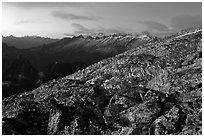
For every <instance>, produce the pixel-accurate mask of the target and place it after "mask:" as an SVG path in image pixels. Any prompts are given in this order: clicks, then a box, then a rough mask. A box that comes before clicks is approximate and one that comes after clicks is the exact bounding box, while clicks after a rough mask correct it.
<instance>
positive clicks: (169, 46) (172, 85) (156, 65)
mask: <svg viewBox="0 0 204 137" xmlns="http://www.w3.org/2000/svg"><path fill="white" fill-rule="evenodd" d="M201 35H202V31H201V30H195V31H194V32H191V33H188V34H186V35H183V34H182V36H175V37H171V38H168V39H163V40H161V41H157V42H154V43H149V44H146V45H145V46H140V47H137V48H135V49H132V50H129V51H127V52H124V53H122V54H119V55H117V56H115V57H112V58H108V59H105V60H102V61H100V62H98V63H95V64H93V65H91V66H89V67H87V68H86V69H84V70H81V71H78V72H76V73H74V74H72V75H69V76H67V77H64V78H61V79H58V80H52V81H49V82H48V83H45V84H42V85H41V86H40V87H38V88H37V89H35V90H33V91H30V92H24V93H22V94H16V95H13V96H11V97H9V98H5V99H4V100H3V108H2V118H3V119H2V121H3V123H2V125H3V126H2V129H3V134H59V135H61V134H65V135H81V134H83V135H93V134H94V135H96V134H102V135H113V134H114V135H148V134H159V135H163V134H165V135H166V134H176V135H178V134H202V120H201V117H202V116H201V114H202V91H201V90H202V73H201V72H202V56H201V53H202V50H201V46H202V45H201ZM24 127H26V128H24Z"/></svg>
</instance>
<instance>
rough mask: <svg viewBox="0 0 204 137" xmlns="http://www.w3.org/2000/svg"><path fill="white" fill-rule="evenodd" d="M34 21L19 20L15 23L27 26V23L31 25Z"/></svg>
mask: <svg viewBox="0 0 204 137" xmlns="http://www.w3.org/2000/svg"><path fill="white" fill-rule="evenodd" d="M33 22H34V21H32V20H30V19H26V20H20V21H17V22H16V24H19V25H20V24H28V23H33Z"/></svg>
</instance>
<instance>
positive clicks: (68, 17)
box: [52, 11, 101, 21]
mask: <svg viewBox="0 0 204 137" xmlns="http://www.w3.org/2000/svg"><path fill="white" fill-rule="evenodd" d="M52 15H53V16H54V17H56V18H60V19H63V20H90V21H91V20H99V19H101V17H88V16H82V15H75V14H71V13H66V12H65V11H53V12H52Z"/></svg>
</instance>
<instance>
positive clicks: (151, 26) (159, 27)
mask: <svg viewBox="0 0 204 137" xmlns="http://www.w3.org/2000/svg"><path fill="white" fill-rule="evenodd" d="M139 23H140V24H143V25H145V26H146V27H147V30H148V31H153V30H156V31H169V28H168V27H167V26H166V25H164V24H161V23H158V22H154V21H139Z"/></svg>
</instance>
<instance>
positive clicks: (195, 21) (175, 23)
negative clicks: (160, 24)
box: [171, 15, 202, 29]
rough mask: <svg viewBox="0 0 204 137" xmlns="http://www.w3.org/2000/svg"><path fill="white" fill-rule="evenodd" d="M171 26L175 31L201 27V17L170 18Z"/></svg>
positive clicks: (183, 16) (181, 16)
mask: <svg viewBox="0 0 204 137" xmlns="http://www.w3.org/2000/svg"><path fill="white" fill-rule="evenodd" d="M171 25H172V27H173V28H175V29H185V28H191V27H202V16H201V15H198V16H191V15H180V16H175V17H173V18H171Z"/></svg>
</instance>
